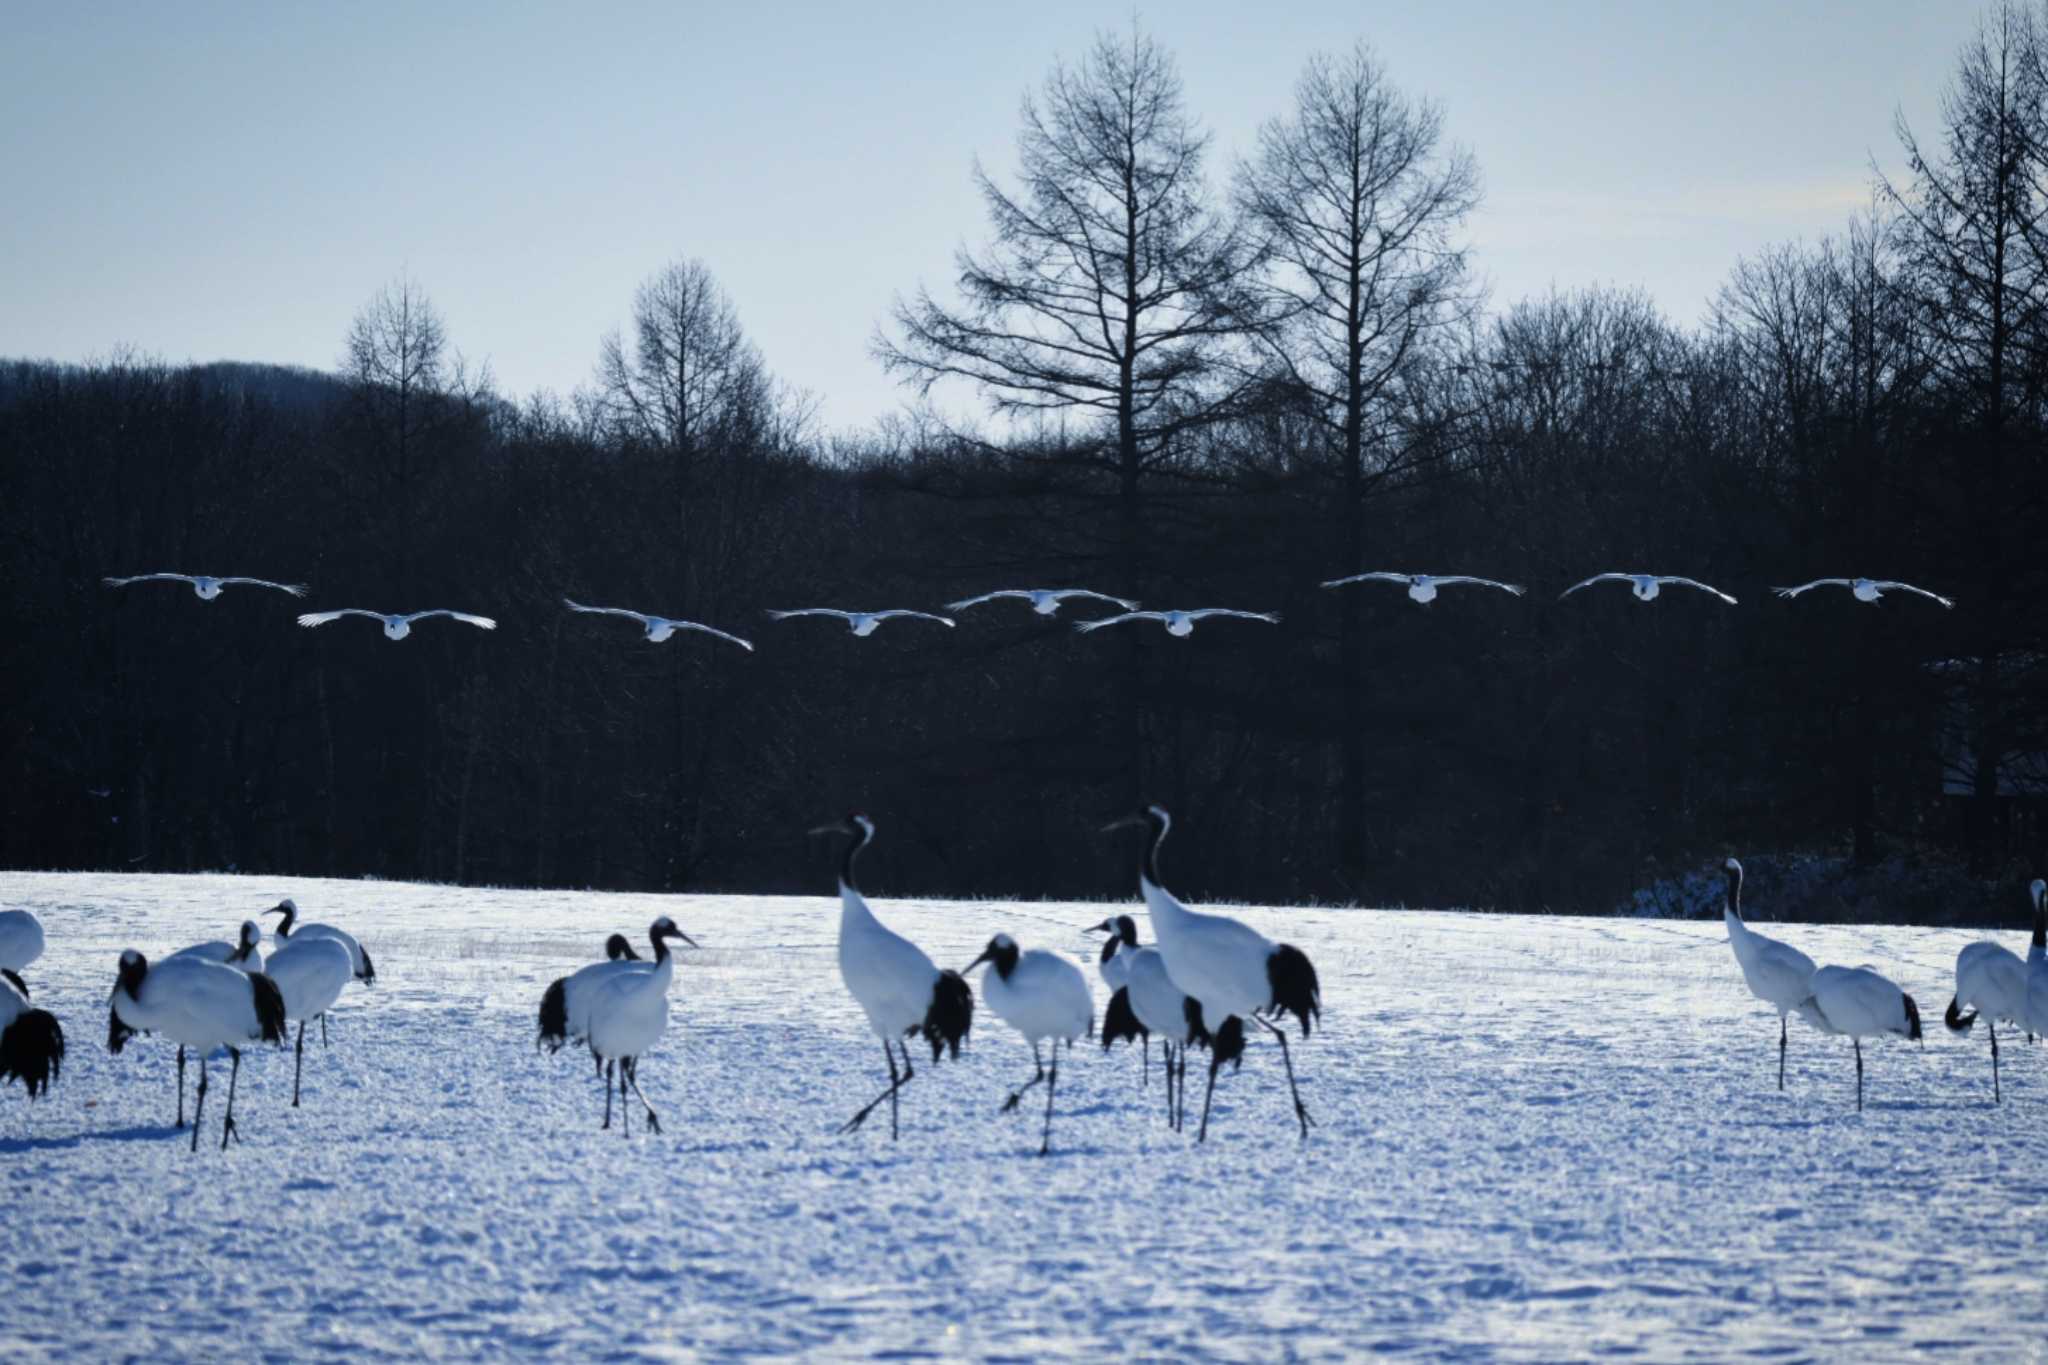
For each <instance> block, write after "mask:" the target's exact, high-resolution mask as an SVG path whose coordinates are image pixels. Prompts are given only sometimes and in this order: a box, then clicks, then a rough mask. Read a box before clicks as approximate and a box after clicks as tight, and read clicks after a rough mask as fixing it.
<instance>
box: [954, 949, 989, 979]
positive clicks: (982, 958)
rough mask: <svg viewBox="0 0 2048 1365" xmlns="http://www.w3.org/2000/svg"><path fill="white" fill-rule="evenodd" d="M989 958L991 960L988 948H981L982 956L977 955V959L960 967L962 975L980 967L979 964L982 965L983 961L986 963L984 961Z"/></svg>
mask: <svg viewBox="0 0 2048 1365" xmlns="http://www.w3.org/2000/svg"><path fill="white" fill-rule="evenodd" d="M988 960H989V958H988V949H986V948H983V949H982V950H981V956H980V957H977V958H976V959H974V961H972V962H970V963H968V964H967V965H966V966H965V967H962V968H961V969H960V975H962V976H965V975H967V974H968V973H969V972H971V971H973V970H974V969H975V968H976V967H979V966H980V965H981V964H982V963H984V962H986V961H988Z"/></svg>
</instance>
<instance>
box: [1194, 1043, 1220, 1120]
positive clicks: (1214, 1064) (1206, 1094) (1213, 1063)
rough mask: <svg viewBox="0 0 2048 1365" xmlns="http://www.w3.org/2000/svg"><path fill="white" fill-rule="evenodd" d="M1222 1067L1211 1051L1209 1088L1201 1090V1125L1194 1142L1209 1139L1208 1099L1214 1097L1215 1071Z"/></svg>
mask: <svg viewBox="0 0 2048 1365" xmlns="http://www.w3.org/2000/svg"><path fill="white" fill-rule="evenodd" d="M1222 1069H1223V1063H1221V1062H1219V1061H1217V1060H1216V1057H1215V1055H1214V1054H1213V1053H1212V1054H1211V1055H1210V1057H1209V1088H1208V1089H1207V1090H1204V1091H1203V1092H1202V1127H1201V1131H1200V1132H1198V1133H1196V1134H1195V1141H1196V1142H1207V1141H1208V1140H1209V1101H1210V1100H1212V1099H1214V1098H1215V1097H1216V1073H1217V1072H1219V1071H1221V1070H1222Z"/></svg>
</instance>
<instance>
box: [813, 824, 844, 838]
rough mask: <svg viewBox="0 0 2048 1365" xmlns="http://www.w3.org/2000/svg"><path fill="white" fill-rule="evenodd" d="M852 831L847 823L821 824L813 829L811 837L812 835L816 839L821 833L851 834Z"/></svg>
mask: <svg viewBox="0 0 2048 1365" xmlns="http://www.w3.org/2000/svg"><path fill="white" fill-rule="evenodd" d="M850 833H852V831H851V830H849V829H848V828H847V827H846V826H845V825H820V826H818V827H817V828H816V829H814V830H812V831H811V837H812V838H813V839H815V838H817V837H818V836H819V835H820V834H850Z"/></svg>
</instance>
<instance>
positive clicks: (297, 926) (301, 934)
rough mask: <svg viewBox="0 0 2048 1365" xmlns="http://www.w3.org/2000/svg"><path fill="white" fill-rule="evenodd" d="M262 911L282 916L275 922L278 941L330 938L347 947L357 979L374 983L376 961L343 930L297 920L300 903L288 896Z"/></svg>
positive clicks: (329, 925)
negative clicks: (302, 922)
mask: <svg viewBox="0 0 2048 1365" xmlns="http://www.w3.org/2000/svg"><path fill="white" fill-rule="evenodd" d="M263 913H264V914H266V915H283V916H284V918H283V919H281V920H279V921H278V922H277V940H278V942H280V943H283V942H285V941H287V940H290V939H298V938H331V939H333V940H334V941H335V942H337V943H339V944H340V945H341V946H342V947H344V948H346V949H348V956H349V961H350V962H351V963H352V964H353V965H354V968H355V974H356V980H358V981H360V982H362V983H363V984H364V985H365V986H374V985H375V984H376V983H377V964H376V963H375V962H372V961H371V960H370V955H369V953H367V952H365V951H364V949H363V945H362V944H361V943H359V942H357V941H356V936H355V935H354V934H351V933H349V932H348V931H347V930H346V929H338V928H336V927H335V926H334V925H332V924H320V923H313V924H301V923H299V904H298V902H297V901H295V900H293V899H292V898H291V897H289V896H287V897H285V898H284V899H283V900H281V901H279V902H278V903H277V904H276V905H273V906H271V907H270V908H269V909H268V910H265V911H264V912H263Z"/></svg>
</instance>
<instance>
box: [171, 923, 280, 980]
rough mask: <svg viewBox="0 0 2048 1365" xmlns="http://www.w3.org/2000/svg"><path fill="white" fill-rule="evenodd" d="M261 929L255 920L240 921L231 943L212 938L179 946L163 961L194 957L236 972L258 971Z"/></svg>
mask: <svg viewBox="0 0 2048 1365" xmlns="http://www.w3.org/2000/svg"><path fill="white" fill-rule="evenodd" d="M262 946H263V930H262V928H261V927H260V926H259V925H258V924H257V923H256V921H255V920H252V919H245V920H243V921H242V929H241V933H240V935H239V936H238V937H237V939H236V941H235V942H233V943H227V942H224V941H223V940H221V939H213V940H211V941H209V942H206V943H195V944H193V945H192V946H191V947H189V948H180V949H178V951H177V952H175V953H172V954H171V955H170V956H168V957H166V958H165V959H164V961H166V962H175V961H177V960H178V959H180V958H186V957H196V958H198V959H199V960H200V961H202V962H218V963H219V964H220V965H221V966H223V967H233V968H234V969H235V970H236V971H238V972H260V971H262V970H263V954H262V952H261V951H260V950H261V948H262Z"/></svg>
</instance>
